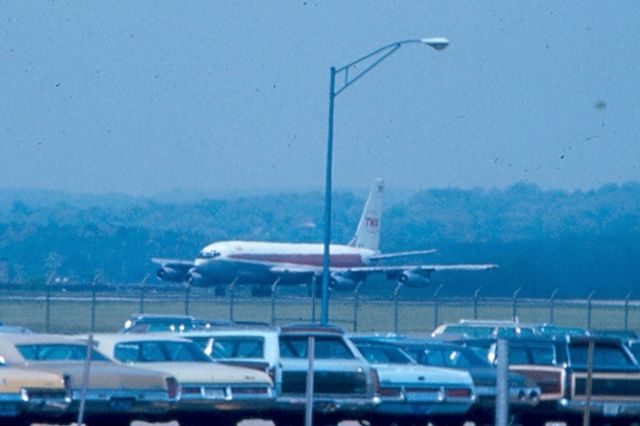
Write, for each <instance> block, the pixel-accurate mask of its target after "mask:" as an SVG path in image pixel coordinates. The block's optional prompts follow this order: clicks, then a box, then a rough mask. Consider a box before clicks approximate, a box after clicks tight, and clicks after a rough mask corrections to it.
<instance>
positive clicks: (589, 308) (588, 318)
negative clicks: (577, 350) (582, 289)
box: [587, 290, 596, 331]
mask: <svg viewBox="0 0 640 426" xmlns="http://www.w3.org/2000/svg"><path fill="white" fill-rule="evenodd" d="M595 292H596V291H595V290H593V291H592V292H591V293H589V296H587V330H589V331H591V310H592V306H591V305H592V303H591V302H592V300H593V294H594V293H595Z"/></svg>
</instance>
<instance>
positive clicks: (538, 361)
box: [529, 345, 556, 365]
mask: <svg viewBox="0 0 640 426" xmlns="http://www.w3.org/2000/svg"><path fill="white" fill-rule="evenodd" d="M555 352H556V351H555V348H554V346H553V345H549V346H532V347H530V348H529V353H530V355H531V361H532V362H533V364H535V365H555V364H556V354H555Z"/></svg>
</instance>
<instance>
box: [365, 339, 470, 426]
mask: <svg viewBox="0 0 640 426" xmlns="http://www.w3.org/2000/svg"><path fill="white" fill-rule="evenodd" d="M353 342H354V344H355V345H356V347H357V348H358V350H359V351H360V353H361V354H362V356H363V357H364V358H365V359H366V360H367V361H368V362H369V363H370V364H371V366H372V367H374V368H375V369H376V370H377V371H378V376H379V377H380V389H379V391H378V395H379V398H380V404H379V405H378V406H377V407H376V409H375V412H374V413H373V415H372V417H371V423H372V424H373V425H375V426H378V425H392V424H395V423H398V422H399V421H398V420H399V419H402V420H403V421H404V422H405V423H407V424H411V423H416V424H418V423H420V424H425V423H426V422H427V421H429V422H431V423H433V424H437V425H456V424H459V425H462V424H464V423H465V421H466V420H465V418H466V414H467V412H468V411H469V409H470V408H471V406H472V404H473V402H474V400H475V390H474V386H473V379H472V378H471V375H470V374H469V372H467V371H460V370H454V369H451V368H441V367H428V366H423V365H419V364H417V363H416V362H415V361H414V360H413V359H412V358H411V357H410V356H409V355H408V354H406V353H405V352H404V351H403V350H402V349H400V348H399V347H397V346H395V345H391V344H385V343H381V342H376V341H374V340H367V339H358V338H353Z"/></svg>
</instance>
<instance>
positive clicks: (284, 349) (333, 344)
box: [280, 336, 355, 359]
mask: <svg viewBox="0 0 640 426" xmlns="http://www.w3.org/2000/svg"><path fill="white" fill-rule="evenodd" d="M307 341H308V338H307V336H280V356H281V357H283V358H307ZM315 346H316V350H315V357H316V358H317V359H353V358H355V355H354V354H353V353H352V352H351V350H350V349H349V347H348V346H347V345H346V344H345V343H344V341H343V340H342V339H341V338H339V337H316V338H315Z"/></svg>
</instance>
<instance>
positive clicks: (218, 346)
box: [180, 325, 282, 390]
mask: <svg viewBox="0 0 640 426" xmlns="http://www.w3.org/2000/svg"><path fill="white" fill-rule="evenodd" d="M180 337H183V338H185V339H189V340H191V341H192V342H194V343H195V344H197V345H198V347H200V349H202V350H203V351H204V353H206V354H207V355H209V356H210V357H211V358H213V359H214V360H215V361H218V362H221V363H223V364H229V365H236V366H241V367H249V368H255V369H258V370H260V371H264V372H266V373H267V374H269V377H271V379H272V380H273V381H274V386H275V388H276V390H278V389H279V388H280V384H281V381H282V369H281V368H280V349H279V347H278V330H277V329H276V328H274V327H269V326H248V325H247V326H245V325H243V326H240V327H224V328H217V327H214V328H211V329H209V330H198V331H191V332H186V333H182V334H181V335H180Z"/></svg>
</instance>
